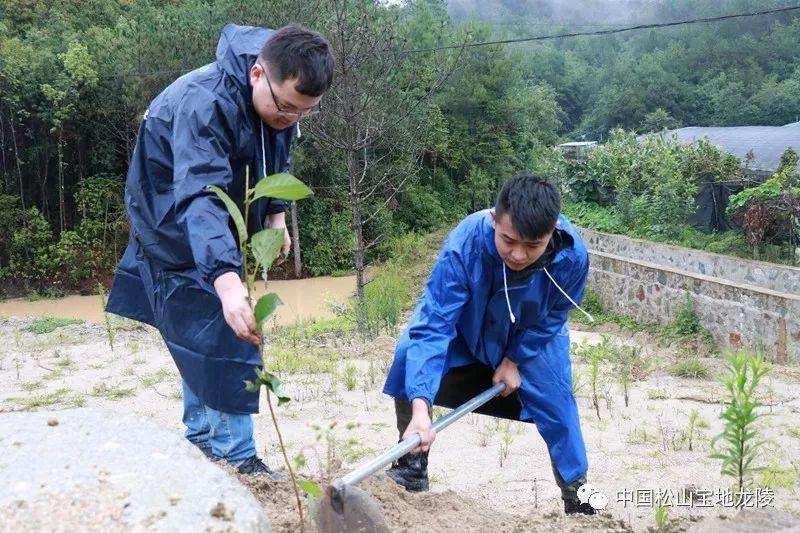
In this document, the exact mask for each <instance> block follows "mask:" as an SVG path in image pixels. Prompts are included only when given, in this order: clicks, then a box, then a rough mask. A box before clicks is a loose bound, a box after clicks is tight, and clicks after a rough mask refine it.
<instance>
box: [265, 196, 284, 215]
mask: <svg viewBox="0 0 800 533" xmlns="http://www.w3.org/2000/svg"><path fill="white" fill-rule="evenodd" d="M288 207H289V202H287V201H286V200H279V199H277V198H272V199H271V200H270V202H269V204H268V205H267V208H266V214H267V216H269V215H275V214H277V213H285V212H286V210H287V209H288Z"/></svg>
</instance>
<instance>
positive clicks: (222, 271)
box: [206, 266, 241, 285]
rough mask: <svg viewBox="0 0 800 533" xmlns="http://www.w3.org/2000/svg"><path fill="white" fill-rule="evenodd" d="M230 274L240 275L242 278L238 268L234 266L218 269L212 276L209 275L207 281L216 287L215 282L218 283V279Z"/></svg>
mask: <svg viewBox="0 0 800 533" xmlns="http://www.w3.org/2000/svg"><path fill="white" fill-rule="evenodd" d="M228 272H236V273H237V274H239V277H241V274H240V272H239V269H238V268H235V267H232V266H222V267H219V268H217V269H216V270H213V271H212V272H211V274H209V275H208V277H207V278H206V281H208V282H209V283H210V284H211V285H214V282H215V281H217V278H218V277H220V276H221V275H223V274H227V273H228Z"/></svg>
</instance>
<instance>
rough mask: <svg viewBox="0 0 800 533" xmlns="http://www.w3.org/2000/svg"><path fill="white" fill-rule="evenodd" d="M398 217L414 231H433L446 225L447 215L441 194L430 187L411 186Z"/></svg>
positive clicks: (401, 202) (401, 203) (398, 210)
mask: <svg viewBox="0 0 800 533" xmlns="http://www.w3.org/2000/svg"><path fill="white" fill-rule="evenodd" d="M397 218H398V219H399V220H400V222H402V223H404V224H405V225H406V226H407V227H408V229H410V230H412V231H423V232H427V231H432V230H434V229H437V228H439V227H441V226H442V225H444V223H445V222H446V217H445V213H444V208H443V207H442V204H441V203H440V202H439V196H438V195H437V194H436V193H435V192H434V191H433V189H431V188H430V187H426V186H421V185H417V186H414V187H409V188H408V190H407V191H406V192H405V193H404V194H403V196H402V198H401V200H400V205H399V207H398V209H397Z"/></svg>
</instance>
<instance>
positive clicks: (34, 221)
mask: <svg viewBox="0 0 800 533" xmlns="http://www.w3.org/2000/svg"><path fill="white" fill-rule="evenodd" d="M59 267H60V263H59V260H58V254H57V252H56V246H55V243H54V241H53V231H52V230H51V229H50V224H49V223H48V222H47V220H46V219H45V218H44V217H43V216H42V214H41V213H40V212H39V210H38V209H36V208H35V207H32V208H30V209H28V210H27V212H26V213H25V217H24V220H23V221H22V224H21V226H20V227H18V228H17V229H16V230H15V231H14V233H13V235H12V237H11V264H10V266H9V270H8V275H9V276H10V277H12V278H15V279H18V280H22V281H23V283H25V284H26V285H27V286H30V285H35V286H37V287H42V286H44V285H45V284H48V283H49V282H52V281H53V280H54V279H55V275H56V273H57V272H58V269H59Z"/></svg>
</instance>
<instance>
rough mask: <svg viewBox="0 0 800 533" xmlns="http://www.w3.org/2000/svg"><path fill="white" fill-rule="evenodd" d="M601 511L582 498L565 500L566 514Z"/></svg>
mask: <svg viewBox="0 0 800 533" xmlns="http://www.w3.org/2000/svg"><path fill="white" fill-rule="evenodd" d="M599 512H600V511H598V510H597V509H595V508H594V507H592V506H591V505H589V504H588V503H581V501H580V500H564V514H568V515H569V514H598V513H599Z"/></svg>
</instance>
